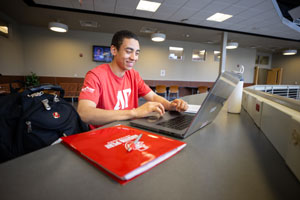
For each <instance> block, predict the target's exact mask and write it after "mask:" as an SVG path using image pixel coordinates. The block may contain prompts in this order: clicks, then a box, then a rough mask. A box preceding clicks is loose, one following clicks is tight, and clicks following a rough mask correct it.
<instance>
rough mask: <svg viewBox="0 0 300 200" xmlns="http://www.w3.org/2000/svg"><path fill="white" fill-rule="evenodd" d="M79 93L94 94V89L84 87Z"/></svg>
mask: <svg viewBox="0 0 300 200" xmlns="http://www.w3.org/2000/svg"><path fill="white" fill-rule="evenodd" d="M81 91H82V92H89V93H94V91H95V89H93V88H89V87H85V88H82V89H81Z"/></svg>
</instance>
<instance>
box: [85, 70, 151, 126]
mask: <svg viewBox="0 0 300 200" xmlns="http://www.w3.org/2000/svg"><path fill="white" fill-rule="evenodd" d="M150 91H151V89H150V87H149V86H148V85H146V84H145V82H144V81H143V79H142V78H141V77H140V75H139V73H138V72H137V71H135V70H134V69H131V70H128V71H126V72H125V74H124V76H123V77H121V78H120V77H118V76H116V75H115V74H114V73H113V72H112V71H111V69H110V66H109V64H102V65H99V66H98V67H96V68H94V69H92V70H90V71H89V72H88V73H87V74H86V76H85V80H84V84H83V87H82V90H81V92H80V95H79V100H81V99H87V100H91V101H93V102H95V103H96V105H97V106H96V107H97V108H101V109H106V110H130V109H133V108H137V107H138V98H139V97H142V96H145V95H146V94H148V93H149V92H150ZM90 127H91V128H92V129H93V128H96V127H99V126H91V125H90Z"/></svg>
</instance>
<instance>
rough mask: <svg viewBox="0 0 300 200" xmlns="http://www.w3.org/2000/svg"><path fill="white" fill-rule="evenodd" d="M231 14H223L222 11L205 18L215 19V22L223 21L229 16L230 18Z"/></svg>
mask: <svg viewBox="0 0 300 200" xmlns="http://www.w3.org/2000/svg"><path fill="white" fill-rule="evenodd" d="M231 17H232V15H227V14H223V13H216V14H213V15H212V16H210V17H209V18H207V19H206V20H208V21H215V22H223V21H225V20H227V19H229V18H231Z"/></svg>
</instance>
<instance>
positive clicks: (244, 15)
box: [236, 8, 263, 18]
mask: <svg viewBox="0 0 300 200" xmlns="http://www.w3.org/2000/svg"><path fill="white" fill-rule="evenodd" d="M261 13H263V11H261V10H256V9H252V8H250V9H248V10H246V11H244V12H241V13H239V14H237V15H236V16H238V17H242V18H252V17H255V16H256V15H258V14H261Z"/></svg>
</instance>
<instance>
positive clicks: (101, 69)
mask: <svg viewBox="0 0 300 200" xmlns="http://www.w3.org/2000/svg"><path fill="white" fill-rule="evenodd" d="M108 67H109V65H108V64H107V63H104V64H101V65H98V66H97V67H95V68H94V69H91V70H90V71H89V72H92V73H95V74H98V73H101V72H104V71H107V70H108Z"/></svg>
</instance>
